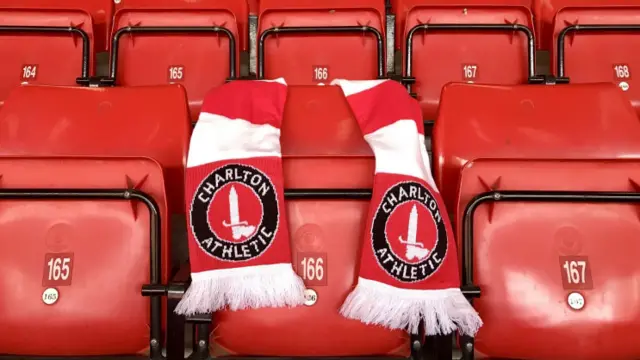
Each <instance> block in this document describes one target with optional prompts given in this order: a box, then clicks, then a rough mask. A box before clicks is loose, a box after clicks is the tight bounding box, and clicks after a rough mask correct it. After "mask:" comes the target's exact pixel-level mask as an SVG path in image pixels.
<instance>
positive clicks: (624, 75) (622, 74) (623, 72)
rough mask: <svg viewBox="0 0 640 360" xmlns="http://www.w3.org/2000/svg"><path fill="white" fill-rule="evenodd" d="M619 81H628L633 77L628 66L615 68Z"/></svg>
mask: <svg viewBox="0 0 640 360" xmlns="http://www.w3.org/2000/svg"><path fill="white" fill-rule="evenodd" d="M613 70H614V71H615V73H616V77H617V78H618V79H628V78H630V77H631V73H630V72H629V66H628V65H616V66H614V67H613Z"/></svg>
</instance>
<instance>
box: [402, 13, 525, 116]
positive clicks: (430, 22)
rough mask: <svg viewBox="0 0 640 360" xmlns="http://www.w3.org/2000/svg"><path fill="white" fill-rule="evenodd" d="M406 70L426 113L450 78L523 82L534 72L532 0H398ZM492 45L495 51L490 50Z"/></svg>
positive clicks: (435, 105)
mask: <svg viewBox="0 0 640 360" xmlns="http://www.w3.org/2000/svg"><path fill="white" fill-rule="evenodd" d="M393 4H394V8H395V12H396V24H397V27H396V35H397V39H396V44H398V45H397V46H398V47H399V48H400V49H402V54H403V57H404V61H403V74H404V76H405V78H406V79H407V80H408V81H410V82H409V84H413V85H411V86H410V89H411V91H412V92H413V93H415V94H416V96H417V99H418V101H419V102H420V105H421V106H422V111H423V116H424V118H425V119H428V120H434V119H435V118H436V116H437V111H438V104H439V103H440V93H441V91H442V87H443V86H444V85H445V84H447V83H449V82H468V83H489V84H504V85H512V84H522V83H527V81H528V80H529V79H530V78H532V77H533V76H534V75H535V54H534V51H535V40H534V35H533V19H532V14H531V10H530V2H529V1H528V0H459V1H456V2H453V3H452V2H448V1H444V0H395V1H394V3H393ZM488 49H490V51H488Z"/></svg>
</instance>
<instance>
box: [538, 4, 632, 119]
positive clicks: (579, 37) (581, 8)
mask: <svg viewBox="0 0 640 360" xmlns="http://www.w3.org/2000/svg"><path fill="white" fill-rule="evenodd" d="M552 4H553V5H555V6H556V7H555V10H556V12H555V14H554V15H555V16H554V18H553V19H554V20H553V23H552V25H551V31H550V32H551V35H552V43H553V44H554V46H552V47H551V49H552V51H551V54H552V56H551V60H552V68H553V69H554V73H555V75H556V76H558V77H568V78H569V79H570V82H571V83H594V82H613V83H615V84H617V85H618V86H619V87H620V89H622V91H624V92H625V93H626V95H627V96H628V98H629V100H630V101H631V102H632V104H633V106H634V107H635V108H636V109H637V111H640V88H638V85H635V83H634V81H633V79H634V74H635V71H638V69H640V61H639V60H637V57H638V56H637V52H636V50H635V49H636V48H637V47H638V46H640V24H639V23H638V16H639V15H640V1H637V0H635V1H617V2H616V1H607V0H601V1H598V2H596V1H588V2H586V3H578V2H577V1H575V0H574V1H554V2H553V3H552Z"/></svg>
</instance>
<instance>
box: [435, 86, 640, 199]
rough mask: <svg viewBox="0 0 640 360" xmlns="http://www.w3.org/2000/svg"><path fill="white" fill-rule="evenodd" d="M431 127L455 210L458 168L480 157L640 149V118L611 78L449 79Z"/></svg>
mask: <svg viewBox="0 0 640 360" xmlns="http://www.w3.org/2000/svg"><path fill="white" fill-rule="evenodd" d="M433 134H434V135H433V136H434V139H433V144H434V145H433V159H434V178H435V181H436V184H437V185H438V188H439V189H440V192H441V193H442V194H443V197H444V201H445V203H446V205H447V208H448V209H449V211H453V209H455V198H456V195H457V191H458V189H457V184H458V180H459V174H460V169H461V168H462V167H463V166H464V165H465V164H466V163H467V162H468V161H471V160H474V159H479V158H516V159H531V158H551V159H556V158H563V159H571V158H574V159H576V158H577V159H583V158H588V159H613V158H620V157H634V156H637V155H636V154H640V142H638V139H639V138H640V123H639V122H638V118H637V116H636V114H635V112H634V111H633V108H632V107H631V105H630V104H629V102H628V101H627V100H626V98H625V96H624V94H622V92H621V91H619V90H618V89H617V88H616V87H615V86H614V85H612V84H579V85H560V86H558V85H556V86H542V85H520V86H488V85H467V84H451V85H448V86H447V87H445V89H444V91H443V97H442V104H441V106H440V112H439V116H438V119H437V120H436V123H435V126H434V131H433ZM488 185H489V186H490V185H491V184H488Z"/></svg>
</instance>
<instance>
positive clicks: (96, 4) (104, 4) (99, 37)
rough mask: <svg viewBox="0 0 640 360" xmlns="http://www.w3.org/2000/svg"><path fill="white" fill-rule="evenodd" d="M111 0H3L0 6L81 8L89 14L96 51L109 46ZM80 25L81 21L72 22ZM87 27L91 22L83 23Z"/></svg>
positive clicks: (53, 8)
mask: <svg viewBox="0 0 640 360" xmlns="http://www.w3.org/2000/svg"><path fill="white" fill-rule="evenodd" d="M113 3H114V1H113V0H91V1H87V0H3V1H2V3H0V8H4V9H11V8H15V9H36V10H45V9H46V10H67V11H68V10H82V11H84V12H87V13H88V14H90V15H91V19H92V24H93V27H92V29H93V31H92V32H93V34H94V35H95V37H94V38H93V39H92V42H93V47H94V49H95V50H96V51H105V50H108V48H109V43H110V41H109V38H110V34H109V33H110V32H111V21H112V19H113ZM74 24H75V25H80V24H82V22H79V23H78V22H74ZM84 25H85V26H87V28H89V27H91V24H89V23H85V24H84Z"/></svg>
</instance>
